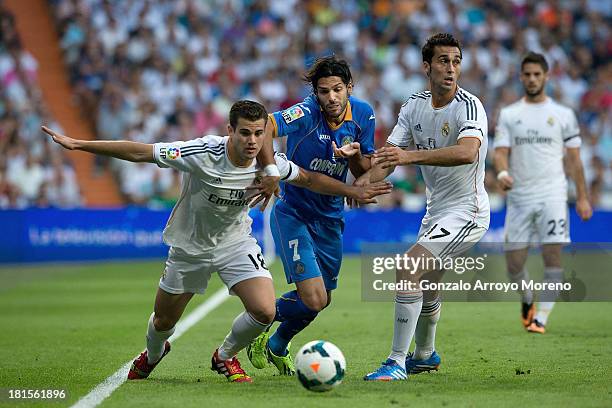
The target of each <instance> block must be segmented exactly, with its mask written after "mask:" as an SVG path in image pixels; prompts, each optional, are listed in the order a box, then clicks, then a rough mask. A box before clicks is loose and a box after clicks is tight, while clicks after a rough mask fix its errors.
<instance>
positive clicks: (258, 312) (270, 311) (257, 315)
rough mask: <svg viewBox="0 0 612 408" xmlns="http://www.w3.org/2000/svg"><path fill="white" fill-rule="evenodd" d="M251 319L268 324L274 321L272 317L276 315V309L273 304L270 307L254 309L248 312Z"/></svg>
mask: <svg viewBox="0 0 612 408" xmlns="http://www.w3.org/2000/svg"><path fill="white" fill-rule="evenodd" d="M249 313H250V315H251V316H253V319H255V320H257V321H258V322H259V323H262V324H270V323H272V322H273V321H274V316H275V315H276V308H275V307H274V304H272V305H270V306H260V307H257V308H255V309H254V310H249Z"/></svg>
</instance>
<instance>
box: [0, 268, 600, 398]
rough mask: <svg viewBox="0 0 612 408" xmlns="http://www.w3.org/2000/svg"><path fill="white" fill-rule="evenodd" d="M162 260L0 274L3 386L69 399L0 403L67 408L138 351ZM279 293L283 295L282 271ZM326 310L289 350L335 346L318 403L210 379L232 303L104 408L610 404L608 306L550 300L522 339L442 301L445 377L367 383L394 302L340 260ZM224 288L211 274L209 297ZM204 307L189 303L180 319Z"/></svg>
mask: <svg viewBox="0 0 612 408" xmlns="http://www.w3.org/2000/svg"><path fill="white" fill-rule="evenodd" d="M162 267H163V262H161V261H159V262H147V263H127V262H125V263H107V264H98V265H71V266H40V267H31V268H15V267H13V268H5V269H0V282H2V283H1V286H0V310H2V314H1V315H0V328H1V330H2V336H1V337H2V347H0V387H5V388H6V387H10V388H20V389H24V388H26V389H27V388H30V389H32V388H39V389H40V388H45V389H49V388H56V389H57V388H62V389H66V390H67V391H68V394H69V398H68V399H67V400H66V401H60V402H53V403H50V402H49V401H39V402H32V401H28V402H25V401H23V402H19V403H15V402H7V401H6V400H4V401H0V406H9V405H10V406H13V405H15V406H19V407H29V406H53V407H62V406H69V405H71V404H73V403H74V402H76V401H77V400H78V399H79V398H80V397H81V396H83V395H85V394H87V393H88V392H89V391H90V390H91V389H92V388H93V387H94V386H96V385H97V384H99V383H100V382H102V381H103V380H104V379H105V378H106V377H108V376H109V375H111V374H113V373H114V372H115V371H116V370H117V369H118V368H120V367H121V366H122V365H123V364H124V363H126V362H127V361H128V360H130V359H133V358H134V356H135V355H136V354H138V353H139V352H140V351H141V350H142V349H143V348H144V344H145V343H144V340H145V339H144V337H145V330H146V323H147V319H148V316H149V314H150V313H151V310H152V305H153V299H154V293H155V290H156V287H157V279H158V277H159V274H160V273H161V270H162ZM273 271H274V276H275V285H276V288H277V290H278V292H279V293H282V292H284V291H286V290H288V289H289V286H288V285H286V284H285V280H284V276H283V275H282V272H281V265H280V264H279V263H276V264H274V266H273ZM340 276H341V279H340V285H339V289H338V290H336V291H335V292H334V295H333V296H334V298H333V302H332V305H331V306H330V307H329V309H328V310H326V311H324V312H323V313H322V314H321V315H320V316H319V317H318V318H317V320H316V321H315V322H314V323H313V324H312V325H311V326H310V327H308V328H307V329H306V330H305V331H304V332H303V333H301V334H300V335H299V336H298V337H296V339H295V340H294V342H293V343H294V346H293V348H292V352H294V353H295V352H296V351H297V350H298V348H299V347H300V346H301V345H302V344H304V343H306V342H308V341H310V340H313V339H325V340H329V341H331V342H333V343H335V344H336V345H337V346H339V347H340V349H341V350H342V351H343V353H344V355H345V357H346V359H347V375H346V377H345V380H344V382H343V384H342V385H341V386H339V387H338V388H337V389H335V390H333V391H331V392H329V393H324V394H317V393H311V392H308V391H306V390H305V389H303V388H302V387H301V386H300V385H299V383H298V381H297V379H296V378H286V377H278V376H276V375H275V374H276V373H275V370H273V369H272V368H266V369H264V370H255V369H254V368H253V367H251V365H250V363H249V362H248V359H247V357H246V354H245V352H244V351H242V352H241V353H240V355H239V358H240V360H241V361H242V363H243V367H244V368H245V369H246V370H247V372H248V373H249V374H251V375H253V377H254V380H255V382H254V383H253V384H228V383H227V381H226V380H225V378H224V377H222V376H220V375H218V374H215V373H213V372H212V371H211V370H210V369H209V365H210V357H211V354H212V352H213V350H214V349H215V348H216V347H217V346H218V345H219V344H220V342H221V341H222V340H223V338H224V336H225V334H226V333H227V330H228V329H229V327H230V324H231V322H232V320H233V318H234V317H235V315H236V314H237V313H238V312H239V311H240V310H241V307H242V306H241V304H240V301H239V300H238V299H237V298H232V299H230V300H228V301H227V302H225V303H224V304H222V305H221V306H220V307H219V308H217V309H216V310H214V311H213V312H212V313H211V314H209V315H208V316H206V317H205V318H204V319H203V320H202V321H200V322H199V323H198V324H197V325H196V326H194V327H193V328H191V329H190V330H189V331H188V332H187V333H185V334H184V335H183V336H182V337H181V338H180V339H179V340H178V341H176V342H175V344H173V350H172V352H171V353H170V354H169V355H168V356H167V357H166V358H165V359H164V361H163V363H161V364H160V365H159V366H158V367H157V368H156V370H155V371H154V372H153V374H152V375H151V377H150V378H149V379H147V380H145V381H138V382H128V383H125V384H123V385H122V386H121V387H120V388H119V389H117V390H116V391H115V392H114V393H113V394H112V395H111V396H110V397H109V398H108V399H106V400H105V401H104V402H103V404H102V406H103V407H124V406H145V407H146V406H151V407H153V406H181V407H202V406H205V407H206V406H223V405H225V404H227V405H230V406H243V407H274V406H295V407H297V406H306V407H317V406H320V407H329V406H334V405H335V406H351V407H352V408H356V407H373V406H376V407H378V406H392V407H415V406H428V407H429V406H452V407H455V406H491V405H495V406H502V407H503V406H508V407H516V406H555V407H558V406H562V405H564V406H583V407H586V406H609V405H610V401H611V400H612V389H611V387H610V384H611V383H612V372H611V370H610V366H611V365H612V353H611V351H612V345H611V344H612V343H611V339H612V313H611V312H612V304H611V303H571V304H570V303H558V304H557V306H556V308H555V310H554V312H553V314H552V315H551V318H550V319H549V325H548V333H547V334H546V335H544V336H540V335H530V334H527V333H526V332H525V331H524V329H523V328H522V327H521V324H520V322H519V316H518V313H519V304H518V302H516V303H452V302H447V303H445V304H444V305H443V312H442V318H441V321H440V324H439V326H438V334H437V349H438V352H439V353H440V354H441V356H442V365H441V370H440V371H439V372H436V373H430V374H428V373H424V374H419V375H418V376H411V377H410V378H409V379H408V381H404V382H396V383H365V382H364V381H363V380H362V377H363V375H364V374H365V373H367V372H369V371H371V370H373V369H374V368H376V367H377V366H378V365H379V364H380V362H381V361H383V360H384V359H385V358H386V356H387V353H388V352H389V347H390V343H391V336H392V323H393V306H392V304H391V303H384V302H378V303H374V302H368V303H365V302H362V301H361V292H360V285H361V275H360V264H359V259H358V258H347V259H345V262H344V264H343V270H342V273H341V275H340ZM220 287H221V283H220V280H219V279H218V277H216V276H215V277H213V279H212V280H211V283H210V286H209V292H208V293H213V292H214V291H216V290H217V289H218V288H220ZM205 299H206V296H196V297H195V298H194V300H192V303H191V304H190V306H189V307H188V309H187V311H186V314H187V313H189V312H190V311H191V310H192V309H193V308H194V307H195V306H197V305H198V304H200V303H201V302H203V301H204V300H205Z"/></svg>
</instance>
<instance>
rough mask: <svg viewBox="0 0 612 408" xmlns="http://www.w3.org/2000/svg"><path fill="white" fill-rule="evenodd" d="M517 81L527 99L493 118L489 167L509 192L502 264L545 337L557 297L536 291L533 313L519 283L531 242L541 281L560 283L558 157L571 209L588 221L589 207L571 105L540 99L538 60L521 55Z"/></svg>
mask: <svg viewBox="0 0 612 408" xmlns="http://www.w3.org/2000/svg"><path fill="white" fill-rule="evenodd" d="M520 78H521V82H522V83H523V87H524V89H525V96H524V97H523V98H521V99H520V100H519V101H517V102H515V103H513V104H511V105H509V106H506V107H504V108H503V109H502V110H501V111H500V113H499V119H498V121H497V128H496V130H495V169H496V170H497V172H498V173H497V179H498V181H499V184H500V187H501V188H502V189H503V190H506V191H507V192H508V197H507V210H506V222H505V242H506V244H505V250H506V264H507V267H508V275H509V277H510V280H511V281H512V282H516V283H518V284H519V287H521V290H520V293H521V296H522V299H521V302H522V305H521V320H522V322H523V326H524V327H525V328H526V329H527V331H529V332H532V333H544V332H545V331H546V329H545V327H546V323H547V319H548V315H549V314H550V312H551V310H552V308H553V306H554V304H555V300H556V298H557V296H558V295H559V292H558V291H553V290H549V291H545V292H542V293H541V295H540V301H539V303H538V310H537V313H536V311H535V309H536V308H535V305H534V299H533V297H534V296H533V293H532V292H531V290H529V289H525V290H522V286H521V282H522V281H529V274H528V272H527V269H526V268H525V261H526V260H527V256H528V252H529V244H530V243H531V242H534V241H535V242H538V243H541V244H542V258H543V260H544V283H561V282H563V269H562V267H561V247H562V246H563V245H564V244H567V243H569V242H570V237H569V219H568V208H567V181H566V178H565V172H564V170H563V157H564V155H565V157H566V159H567V164H568V169H569V175H570V176H571V177H572V178H573V179H574V182H575V183H576V193H577V198H576V212H577V213H578V215H579V216H580V218H581V219H582V220H583V221H586V220H588V219H589V218H591V215H592V210H591V205H590V203H589V200H588V197H587V189H586V182H585V179H584V171H583V168H582V161H581V160H580V143H581V141H580V128H579V126H578V121H577V120H576V115H574V112H573V111H572V110H571V109H570V108H568V107H565V106H563V105H560V104H558V103H557V102H556V101H554V100H553V99H552V98H550V97H548V96H546V93H545V90H544V88H545V86H546V81H547V79H548V64H547V62H546V59H545V58H544V56H543V55H541V54H537V53H534V52H530V53H529V54H527V55H526V56H525V58H524V59H523V61H522V62H521V77H520ZM564 152H565V153H564Z"/></svg>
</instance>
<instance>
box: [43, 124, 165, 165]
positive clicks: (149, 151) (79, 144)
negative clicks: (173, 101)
mask: <svg viewBox="0 0 612 408" xmlns="http://www.w3.org/2000/svg"><path fill="white" fill-rule="evenodd" d="M42 130H43V132H45V133H46V134H48V135H49V136H51V138H52V139H53V141H54V142H55V143H57V144H59V145H61V146H62V147H64V148H65V149H68V150H82V151H84V152H89V153H93V154H101V155H104V156H111V157H115V158H117V159H121V160H127V161H131V162H148V163H154V162H155V160H154V157H153V145H152V144H146V143H138V142H131V141H127V140H117V141H112V140H108V141H107V140H79V139H73V138H71V137H68V136H66V135H62V134H61V133H57V132H55V131H53V130H51V129H49V128H48V127H46V126H43V127H42Z"/></svg>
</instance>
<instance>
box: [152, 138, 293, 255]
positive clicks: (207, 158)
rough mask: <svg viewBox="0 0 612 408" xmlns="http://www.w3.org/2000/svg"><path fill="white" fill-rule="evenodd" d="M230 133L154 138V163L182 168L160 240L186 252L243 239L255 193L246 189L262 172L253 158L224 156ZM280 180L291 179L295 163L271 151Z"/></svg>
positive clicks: (249, 224) (250, 221) (199, 251)
mask: <svg viewBox="0 0 612 408" xmlns="http://www.w3.org/2000/svg"><path fill="white" fill-rule="evenodd" d="M228 140H229V136H225V137H221V136H212V135H208V136H204V137H201V138H198V139H194V140H190V141H187V142H183V141H178V142H172V143H156V144H155V145H154V148H153V149H154V156H155V161H156V163H157V165H158V166H159V167H173V168H175V169H177V170H180V171H183V172H185V173H184V175H183V186H182V191H181V195H180V197H179V199H178V201H177V203H176V205H175V206H174V209H173V210H172V214H171V215H170V218H169V219H168V223H167V224H166V228H165V229H164V242H165V243H166V244H168V245H170V246H172V247H175V248H180V249H181V250H183V251H185V252H186V253H188V254H190V255H201V254H202V252H203V251H206V250H210V249H212V248H218V247H223V246H226V245H228V244H230V243H236V241H239V240H244V239H245V238H246V237H248V236H249V234H250V233H251V223H252V220H251V217H249V215H248V212H249V201H250V198H251V197H252V196H253V195H254V194H256V193H255V192H247V191H246V190H245V188H246V187H247V186H249V185H251V184H253V182H254V180H255V179H256V178H257V177H262V176H263V170H262V169H261V168H259V166H258V165H257V163H256V160H254V161H253V164H252V165H251V166H250V167H236V166H234V165H233V164H232V162H231V161H230V159H229V157H228V155H227V142H228ZM275 159H276V164H277V166H278V169H279V171H280V174H281V179H282V180H285V181H291V180H293V179H295V178H297V176H298V175H299V168H298V166H297V165H295V164H294V163H293V162H290V161H289V160H287V158H286V157H285V155H283V154H280V153H277V154H275Z"/></svg>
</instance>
